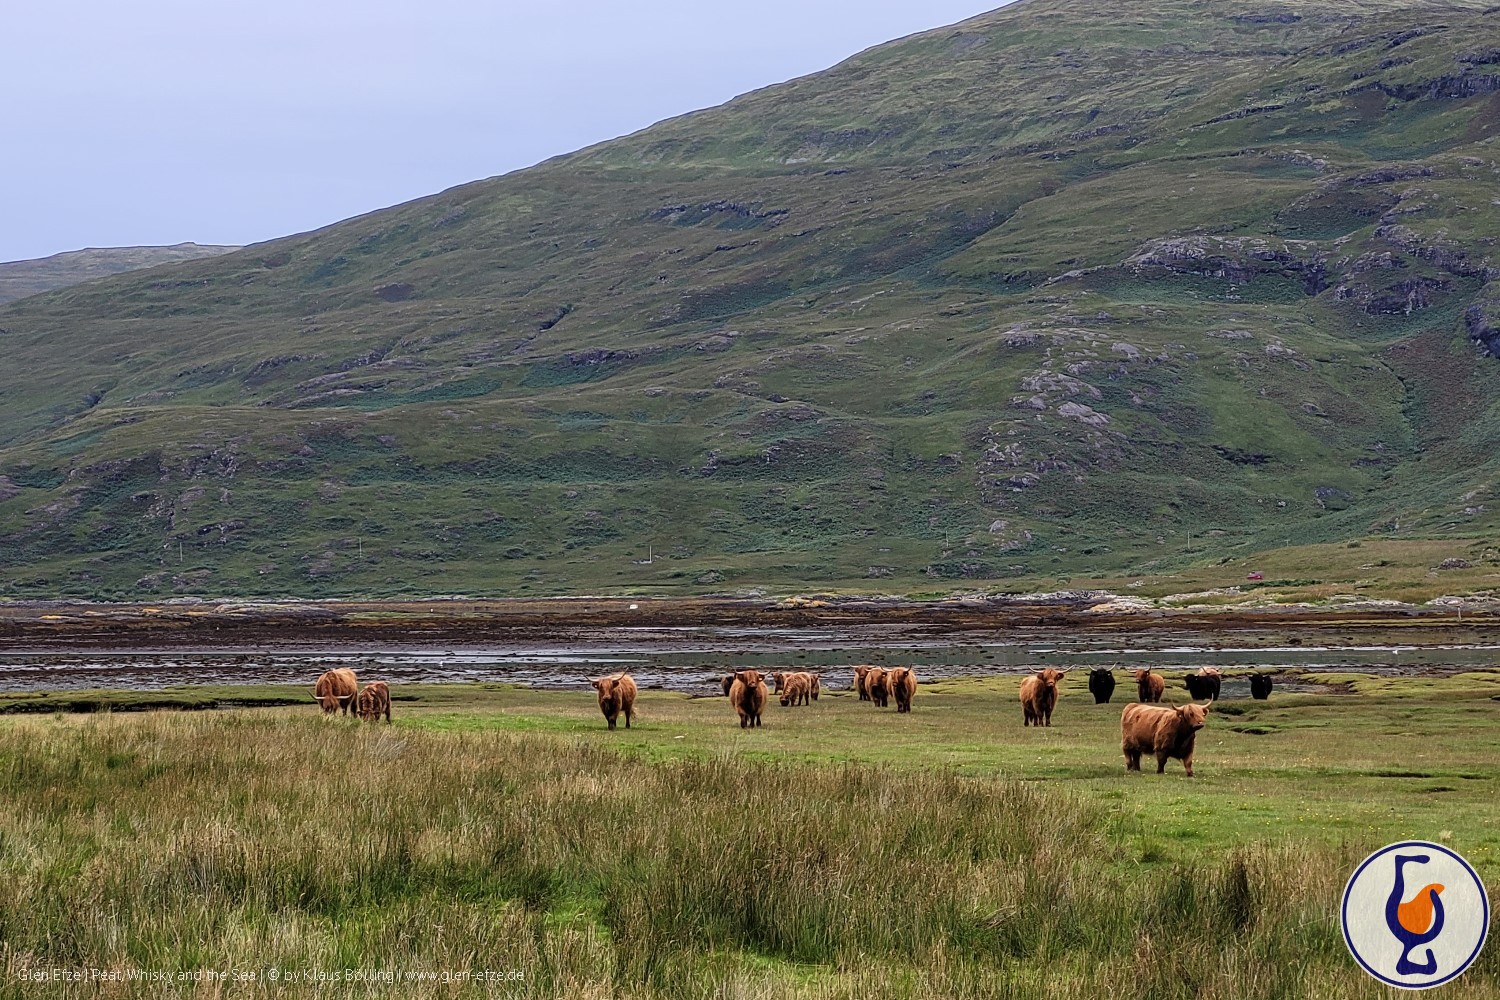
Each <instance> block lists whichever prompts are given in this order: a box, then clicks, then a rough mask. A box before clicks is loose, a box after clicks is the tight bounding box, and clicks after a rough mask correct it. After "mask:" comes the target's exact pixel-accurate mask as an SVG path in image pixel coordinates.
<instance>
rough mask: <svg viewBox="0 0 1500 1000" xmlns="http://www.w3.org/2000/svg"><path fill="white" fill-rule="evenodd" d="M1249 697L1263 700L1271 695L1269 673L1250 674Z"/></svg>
mask: <svg viewBox="0 0 1500 1000" xmlns="http://www.w3.org/2000/svg"><path fill="white" fill-rule="evenodd" d="M1250 697H1252V698H1254V699H1255V700H1256V701H1265V700H1266V699H1267V698H1269V697H1271V675H1270V674H1251V675H1250Z"/></svg>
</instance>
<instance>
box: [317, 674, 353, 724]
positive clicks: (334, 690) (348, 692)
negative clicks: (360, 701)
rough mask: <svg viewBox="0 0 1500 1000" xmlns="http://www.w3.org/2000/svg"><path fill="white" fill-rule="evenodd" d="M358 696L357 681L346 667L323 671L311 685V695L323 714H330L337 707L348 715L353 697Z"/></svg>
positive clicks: (336, 709) (335, 710)
mask: <svg viewBox="0 0 1500 1000" xmlns="http://www.w3.org/2000/svg"><path fill="white" fill-rule="evenodd" d="M358 696H359V681H357V680H356V679H355V677H354V671H352V670H350V669H349V668H348V667H339V668H338V669H336V670H327V671H324V672H323V674H322V676H320V677H319V678H318V682H317V683H316V684H314V685H313V697H314V698H316V699H317V700H318V704H319V705H320V706H321V707H322V709H323V714H324V715H332V714H333V713H334V712H337V711H338V710H339V709H343V710H344V714H345V715H348V714H349V712H350V710H351V709H353V708H354V707H355V706H354V699H355V698H356V697H358Z"/></svg>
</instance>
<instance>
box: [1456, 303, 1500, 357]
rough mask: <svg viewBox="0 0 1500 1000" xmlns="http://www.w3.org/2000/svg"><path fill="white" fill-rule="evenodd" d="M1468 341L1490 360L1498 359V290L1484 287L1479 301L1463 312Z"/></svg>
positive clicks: (1499, 325)
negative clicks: (1480, 348) (1479, 347)
mask: <svg viewBox="0 0 1500 1000" xmlns="http://www.w3.org/2000/svg"><path fill="white" fill-rule="evenodd" d="M1464 329H1465V330H1467V331H1468V334H1469V339H1470V340H1472V341H1473V342H1474V343H1476V344H1478V345H1479V346H1481V347H1482V348H1484V352H1485V353H1486V354H1488V355H1489V356H1490V357H1492V358H1500V288H1496V287H1495V286H1494V285H1485V286H1484V289H1483V290H1482V291H1481V292H1480V294H1479V301H1477V302H1475V303H1474V304H1473V305H1471V306H1469V308H1468V309H1466V310H1465V311H1464Z"/></svg>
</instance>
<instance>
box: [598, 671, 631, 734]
mask: <svg viewBox="0 0 1500 1000" xmlns="http://www.w3.org/2000/svg"><path fill="white" fill-rule="evenodd" d="M589 683H590V684H592V685H594V690H595V691H598V692H599V711H601V712H603V713H604V718H605V719H606V720H608V721H609V728H611V729H613V728H615V720H616V719H618V718H619V717H620V716H621V715H624V716H625V728H626V729H629V728H630V720H631V719H633V718H635V678H634V677H631V676H630V675H629V674H627V673H618V674H610V675H609V676H608V677H600V678H599V679H598V680H594V681H590V682H589Z"/></svg>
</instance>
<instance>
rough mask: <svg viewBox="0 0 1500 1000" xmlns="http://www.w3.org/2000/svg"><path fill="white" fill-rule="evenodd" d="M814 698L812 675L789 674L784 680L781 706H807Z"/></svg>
mask: <svg viewBox="0 0 1500 1000" xmlns="http://www.w3.org/2000/svg"><path fill="white" fill-rule="evenodd" d="M811 697H812V674H809V673H800V672H799V673H789V674H787V675H786V676H785V677H784V678H783V679H782V685H781V704H782V707H786V706H787V705H806V704H807V703H808V700H809V699H810V698H811Z"/></svg>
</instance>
